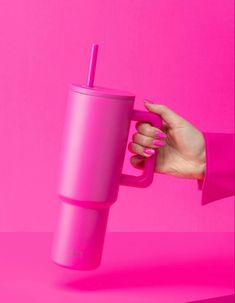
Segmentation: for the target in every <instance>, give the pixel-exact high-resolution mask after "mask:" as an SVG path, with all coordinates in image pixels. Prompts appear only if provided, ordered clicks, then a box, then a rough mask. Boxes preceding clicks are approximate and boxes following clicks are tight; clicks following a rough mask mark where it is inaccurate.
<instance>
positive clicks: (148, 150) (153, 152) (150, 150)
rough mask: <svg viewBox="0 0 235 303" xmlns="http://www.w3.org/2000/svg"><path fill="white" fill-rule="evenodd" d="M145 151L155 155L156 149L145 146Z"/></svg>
mask: <svg viewBox="0 0 235 303" xmlns="http://www.w3.org/2000/svg"><path fill="white" fill-rule="evenodd" d="M144 153H145V154H147V155H154V154H155V150H154V149H153V148H146V147H145V148H144Z"/></svg>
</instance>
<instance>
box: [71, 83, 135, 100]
mask: <svg viewBox="0 0 235 303" xmlns="http://www.w3.org/2000/svg"><path fill="white" fill-rule="evenodd" d="M70 89H71V90H72V91H74V92H76V93H80V94H84V95H90V96H101V97H106V98H115V99H128V100H134V99H135V95H133V94H132V93H130V92H127V91H121V90H117V89H111V88H105V87H101V86H93V87H87V86H85V85H77V84H70Z"/></svg>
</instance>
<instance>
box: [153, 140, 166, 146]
mask: <svg viewBox="0 0 235 303" xmlns="http://www.w3.org/2000/svg"><path fill="white" fill-rule="evenodd" d="M153 145H155V146H164V145H166V142H165V141H161V140H153Z"/></svg>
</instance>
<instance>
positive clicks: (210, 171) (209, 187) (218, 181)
mask: <svg viewBox="0 0 235 303" xmlns="http://www.w3.org/2000/svg"><path fill="white" fill-rule="evenodd" d="M203 135H204V139H205V144H206V172H205V176H204V179H203V180H200V181H198V187H199V189H200V190H202V204H207V203H210V202H213V201H215V200H219V199H222V198H226V197H229V196H233V195H234V134H221V133H219V134H218V133H203Z"/></svg>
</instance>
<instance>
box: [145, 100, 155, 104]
mask: <svg viewBox="0 0 235 303" xmlns="http://www.w3.org/2000/svg"><path fill="white" fill-rule="evenodd" d="M144 103H151V104H154V102H153V101H150V100H144Z"/></svg>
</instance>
